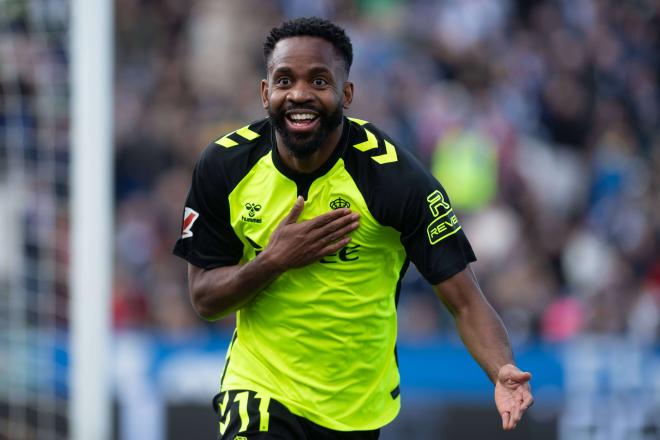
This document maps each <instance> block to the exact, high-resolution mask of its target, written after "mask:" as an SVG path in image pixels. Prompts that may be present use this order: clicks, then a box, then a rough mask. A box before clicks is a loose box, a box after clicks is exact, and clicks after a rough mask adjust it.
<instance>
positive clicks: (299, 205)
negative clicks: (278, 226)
mask: <svg viewBox="0 0 660 440" xmlns="http://www.w3.org/2000/svg"><path fill="white" fill-rule="evenodd" d="M304 207H305V199H304V198H303V196H298V198H297V199H296V203H294V204H293V207H292V208H291V211H290V212H289V213H288V214H287V216H286V217H284V219H282V223H284V224H291V223H295V222H297V221H298V218H299V217H300V214H301V213H302V211H303V208H304Z"/></svg>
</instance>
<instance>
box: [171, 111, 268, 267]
mask: <svg viewBox="0 0 660 440" xmlns="http://www.w3.org/2000/svg"><path fill="white" fill-rule="evenodd" d="M242 130H243V131H242V132H241V131H240V130H237V131H236V132H234V133H230V134H229V135H227V136H224V137H223V138H220V139H219V140H218V141H216V142H214V143H212V144H210V145H209V146H207V147H206V149H205V150H204V152H203V153H202V156H201V158H200V159H199V161H198V162H197V164H196V166H195V169H194V171H193V177H192V183H191V187H190V191H189V192H188V197H187V199H186V207H185V209H184V214H183V224H182V235H181V237H180V238H179V239H178V240H177V242H176V244H175V246H174V251H173V252H174V254H175V255H177V256H179V257H181V258H183V259H185V260H187V261H188V262H189V263H191V264H194V265H195V266H198V267H201V268H204V269H212V268H214V267H220V266H231V265H235V264H238V262H239V261H240V259H241V257H242V255H243V243H242V242H241V241H240V240H239V238H238V237H237V236H236V233H235V232H234V230H233V228H232V226H231V223H230V216H229V214H230V213H229V201H228V196H229V193H231V191H232V189H233V188H234V187H236V185H237V184H238V183H239V182H240V181H241V180H242V179H243V177H245V175H246V174H247V173H248V172H249V171H250V169H251V168H252V167H253V166H254V165H255V164H256V163H257V161H258V160H259V159H260V158H261V157H263V156H264V155H265V154H267V153H268V152H269V151H270V136H269V132H270V131H269V124H268V123H267V120H263V121H259V122H256V123H254V124H251V125H249V126H247V127H244V128H243V129H242ZM264 132H265V133H264ZM241 133H242V134H243V135H241ZM264 134H265V135H264ZM243 136H248V137H251V138H253V139H251V140H250V139H247V138H245V137H243ZM228 140H230V141H231V142H229V141H228ZM240 141H242V142H243V143H239V142H240ZM218 142H222V143H224V144H225V145H230V146H229V147H225V146H223V145H222V144H219V143H218ZM234 144H235V145H234Z"/></svg>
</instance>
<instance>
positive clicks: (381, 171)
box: [174, 18, 532, 440]
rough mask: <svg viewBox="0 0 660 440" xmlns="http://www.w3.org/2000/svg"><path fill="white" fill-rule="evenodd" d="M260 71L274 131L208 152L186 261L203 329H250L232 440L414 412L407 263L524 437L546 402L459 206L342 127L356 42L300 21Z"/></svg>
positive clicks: (405, 157)
mask: <svg viewBox="0 0 660 440" xmlns="http://www.w3.org/2000/svg"><path fill="white" fill-rule="evenodd" d="M264 57H265V62H266V67H267V78H266V79H264V80H262V81H261V99H262V103H263V106H264V109H265V110H266V111H267V113H268V118H266V119H263V120H261V121H258V122H254V123H252V124H250V125H247V126H245V127H243V128H239V129H237V130H236V131H234V132H231V133H229V134H227V135H225V136H222V137H220V138H219V139H217V140H215V141H214V142H213V143H211V145H209V146H208V147H207V148H206V150H205V151H204V153H203V154H202V156H201V158H200V159H199V162H198V163H197V165H196V168H195V171H194V173H193V177H192V186H191V188H190V192H189V194H188V199H187V201H186V207H185V211H184V220H183V233H182V236H181V238H180V239H179V240H178V241H177V243H176V246H175V250H174V252H175V254H176V255H179V256H181V257H183V258H184V259H186V260H187V261H188V263H189V265H188V277H189V280H188V282H189V290H190V295H191V299H192V303H193V305H194V307H195V309H196V311H197V313H198V314H199V315H200V316H202V317H203V318H205V319H208V320H215V319H218V318H221V317H223V316H225V315H227V314H230V313H233V312H236V315H237V318H236V321H237V322H236V331H235V332H234V336H233V339H232V342H231V345H230V347H229V350H228V352H227V359H226V365H225V369H224V372H223V373H222V378H221V386H220V393H219V394H218V395H217V396H216V397H215V399H214V407H215V410H216V411H218V413H219V415H220V438H222V439H228V440H235V439H244V438H247V439H275V438H278V439H294V440H298V439H315V440H316V439H375V438H378V435H379V429H380V428H381V427H382V426H383V425H385V424H387V423H388V422H390V421H391V420H392V419H393V418H394V417H396V415H397V413H398V411H399V407H400V396H399V372H398V368H397V359H396V346H395V345H396V332H397V330H396V329H397V325H396V303H397V299H398V294H399V287H400V280H401V278H402V276H403V274H404V273H405V271H406V268H407V267H408V263H409V261H412V262H413V263H415V265H416V266H417V268H418V269H419V270H420V272H421V273H422V274H423V275H424V277H425V278H426V279H427V280H428V281H429V282H430V283H431V284H432V285H433V286H434V288H435V290H436V292H437V295H438V297H439V298H440V300H441V301H442V302H443V303H444V304H445V306H446V307H447V308H448V309H449V310H450V312H451V313H452V314H453V316H454V318H455V320H456V325H457V328H458V331H459V333H460V335H461V337H462V339H463V341H464V343H465V345H466V346H467V348H468V349H469V351H470V353H472V355H473V357H474V358H475V359H476V361H477V362H478V363H479V364H480V365H481V367H482V368H483V369H484V371H485V372H486V374H487V375H488V377H489V378H490V379H491V381H492V382H493V383H494V385H495V403H496V406H497V409H498V411H499V412H500V414H501V416H502V425H503V427H504V429H512V428H514V427H515V426H516V424H517V423H518V422H519V421H520V418H521V416H522V414H523V412H524V411H525V410H526V409H527V408H528V407H529V405H530V404H531V403H532V396H531V393H530V388H529V383H528V382H529V380H530V378H531V375H530V374H529V373H526V372H522V371H520V370H519V369H518V368H516V367H515V365H514V361H513V356H512V352H511V348H510V344H509V341H508V337H507V334H506V330H505V329H504V326H503V325H502V322H501V320H500V319H499V317H498V316H497V314H496V313H495V311H494V310H493V309H492V307H491V306H490V305H489V304H488V302H487V301H486V299H485V298H484V296H483V294H482V293H481V291H480V289H479V286H478V284H477V280H476V279H475V276H474V274H473V273H472V271H471V269H470V266H469V264H470V263H471V262H472V261H474V260H475V256H474V254H473V252H472V249H471V247H470V244H469V243H468V240H467V238H466V236H465V234H464V232H463V230H462V229H461V225H460V223H459V222H458V219H457V217H456V214H455V213H454V211H453V209H452V207H451V204H450V201H449V198H448V197H447V194H446V192H445V190H444V189H443V188H442V186H441V185H440V184H439V183H438V182H437V181H436V180H435V179H434V178H433V177H432V176H431V175H430V174H429V172H428V171H426V170H425V169H424V168H423V167H422V166H421V165H420V164H419V163H418V162H417V161H416V160H415V159H414V158H413V157H412V156H411V155H410V154H409V153H408V152H407V151H406V149H405V148H399V147H398V146H397V145H396V144H395V142H394V141H393V140H392V139H390V138H389V137H388V136H387V135H386V134H385V133H383V132H382V131H381V130H379V129H378V128H377V127H375V126H374V125H373V124H371V123H369V122H367V121H365V120H361V119H354V118H346V117H344V114H343V111H344V109H348V108H349V106H350V105H351V101H352V99H353V84H352V83H351V82H350V81H349V80H348V75H349V70H350V66H351V62H352V58H353V52H352V46H351V42H350V40H349V38H348V37H347V36H346V34H345V32H344V30H343V29H341V28H339V27H338V26H336V25H334V24H333V23H331V22H328V21H326V20H322V19H318V18H300V19H296V20H292V21H289V22H286V23H284V24H282V25H281V26H280V27H277V28H274V29H272V30H271V32H270V34H269V35H268V37H267V39H266V42H265V44H264ZM438 368H442V366H441V365H438ZM457 374H459V372H457Z"/></svg>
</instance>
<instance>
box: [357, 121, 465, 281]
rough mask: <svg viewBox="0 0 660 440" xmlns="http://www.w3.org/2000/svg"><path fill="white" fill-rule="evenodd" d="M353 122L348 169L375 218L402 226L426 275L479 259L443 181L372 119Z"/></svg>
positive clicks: (439, 276)
mask: <svg viewBox="0 0 660 440" xmlns="http://www.w3.org/2000/svg"><path fill="white" fill-rule="evenodd" d="M353 127H354V128H355V133H356V134H355V135H354V138H353V142H358V144H357V145H356V146H355V147H356V148H353V149H349V151H348V153H347V156H346V166H347V169H349V172H350V173H351V175H352V176H353V178H354V180H355V181H356V183H357V184H358V186H359V187H360V188H361V192H362V193H363V194H364V195H365V196H366V201H367V205H368V206H369V209H370V211H371V212H372V214H373V215H374V218H375V219H376V220H377V221H378V222H379V223H381V224H382V225H384V226H390V227H393V228H394V229H396V230H397V231H399V233H400V234H401V236H400V239H401V243H402V245H403V246H404V248H405V250H406V255H407V257H408V259H409V260H410V261H412V262H413V263H414V264H415V266H417V269H419V271H420V273H421V274H422V275H423V276H424V277H425V278H426V280H427V281H428V282H429V283H431V284H438V283H440V282H442V281H444V280H446V279H448V278H450V277H451V276H452V275H454V274H456V273H458V272H460V271H461V270H463V269H465V268H466V267H467V265H468V264H469V263H470V262H472V261H476V257H475V255H474V252H473V251H472V247H471V246H470V243H469V241H468V239H467V237H466V236H465V232H464V231H463V229H462V227H461V224H460V223H459V221H458V217H457V216H456V213H455V212H454V210H453V208H452V206H451V202H450V201H449V197H448V196H447V192H446V191H445V189H444V188H443V187H442V185H441V184H440V182H438V180H437V179H436V178H435V177H433V175H432V174H431V173H430V172H429V171H428V170H427V169H426V168H424V166H422V164H421V163H420V162H419V161H418V160H417V159H416V158H415V157H414V156H413V155H412V154H411V153H410V152H409V151H407V150H405V149H403V148H398V147H395V144H394V141H392V140H391V139H390V138H388V137H387V136H386V135H385V134H384V133H383V132H382V131H380V130H378V129H377V128H376V127H374V126H373V125H372V124H370V123H368V122H366V121H360V122H358V123H357V125H354V126H353ZM365 139H366V141H365ZM360 142H361V143H360ZM369 143H371V144H373V145H374V146H369V148H367V149H365V150H366V151H370V152H373V154H372V156H371V157H370V158H367V159H366V160H365V157H366V155H364V154H363V153H362V152H361V150H360V147H362V146H363V145H364V144H369ZM375 145H377V146H378V148H375ZM358 150H360V151H358Z"/></svg>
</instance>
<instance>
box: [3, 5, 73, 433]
mask: <svg viewBox="0 0 660 440" xmlns="http://www.w3.org/2000/svg"><path fill="white" fill-rule="evenodd" d="M68 32H69V1H68V0H0V207H1V209H0V231H2V242H3V246H2V252H0V438H8V439H59V438H67V436H68V433H67V431H68V427H67V425H68V418H67V405H68V402H67V395H68V383H67V362H68V360H67V350H66V345H67V336H66V334H67V329H68V324H69V319H68V291H69V289H68V253H69V251H68V249H69V244H68V240H69V238H68V236H69V231H68V224H69V214H68V212H69V183H68V182H69V178H68V175H69V156H70V151H69V150H70V148H69V144H70V143H69V125H70V124H69V111H70V110H69V84H68V82H69V81H68V75H69V72H68V49H67V47H68V44H67V38H68Z"/></svg>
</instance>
